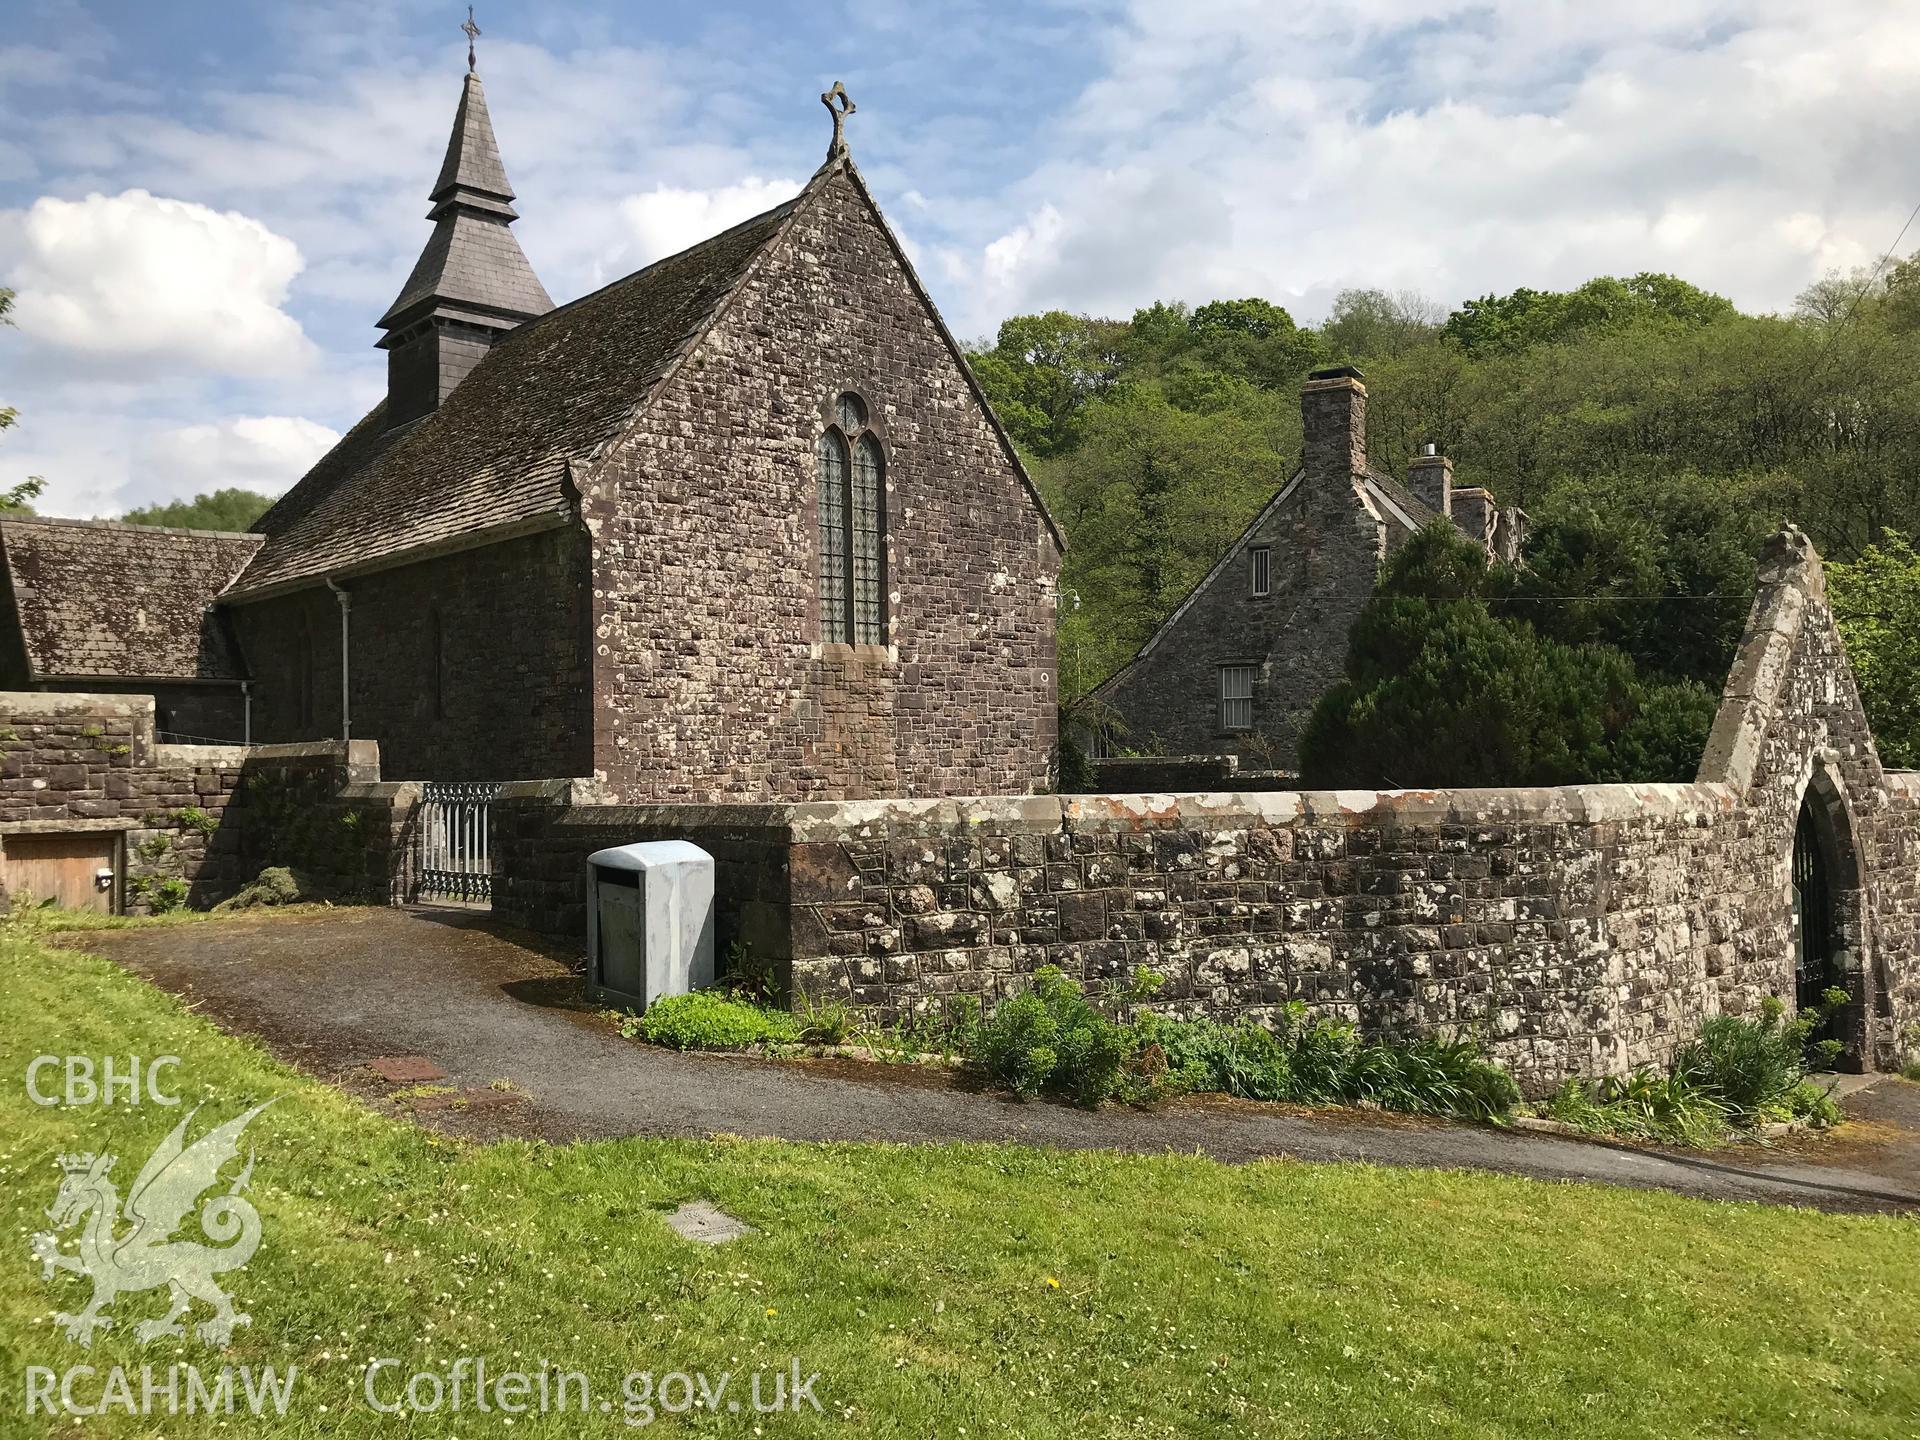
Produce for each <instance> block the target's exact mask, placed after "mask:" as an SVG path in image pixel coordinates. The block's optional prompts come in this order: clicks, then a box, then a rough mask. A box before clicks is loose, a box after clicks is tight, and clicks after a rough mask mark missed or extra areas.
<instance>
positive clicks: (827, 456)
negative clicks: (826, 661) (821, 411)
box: [819, 430, 853, 645]
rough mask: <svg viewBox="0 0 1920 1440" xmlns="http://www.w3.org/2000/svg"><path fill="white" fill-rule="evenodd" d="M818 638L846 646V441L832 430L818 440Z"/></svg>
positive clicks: (848, 633) (848, 625)
mask: <svg viewBox="0 0 1920 1440" xmlns="http://www.w3.org/2000/svg"><path fill="white" fill-rule="evenodd" d="M819 450H820V637H821V638H822V639H823V640H826V641H828V642H830V643H837V644H843V645H844V644H846V643H847V642H848V641H850V640H851V639H852V638H853V636H852V633H851V632H852V625H851V623H850V619H851V617H850V616H849V615H848V613H847V608H848V607H847V442H846V441H844V440H842V439H841V438H840V436H839V435H838V434H837V433H836V432H835V431H832V430H829V431H827V432H826V433H825V434H823V435H822V436H821V437H820V446H819Z"/></svg>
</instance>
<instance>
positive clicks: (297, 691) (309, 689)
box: [291, 619, 314, 740]
mask: <svg viewBox="0 0 1920 1440" xmlns="http://www.w3.org/2000/svg"><path fill="white" fill-rule="evenodd" d="M291 688H292V690H293V710H294V724H295V725H297V726H298V727H299V728H300V730H301V731H302V732H305V731H307V730H310V729H312V728H313V713H314V712H313V689H314V676H313V621H312V620H311V619H303V620H302V621H301V623H300V638H299V640H298V641H297V642H296V643H295V648H294V655H293V685H292V687H291ZM299 738H301V739H303V740H304V739H306V738H307V737H306V735H305V734H304V733H303V734H302V735H301V736H300V737H299Z"/></svg>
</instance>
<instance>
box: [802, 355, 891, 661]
mask: <svg viewBox="0 0 1920 1440" xmlns="http://www.w3.org/2000/svg"><path fill="white" fill-rule="evenodd" d="M816 449H817V454H818V461H819V465H818V469H819V480H820V498H819V515H820V638H821V639H823V640H825V641H827V642H828V643H829V644H843V645H844V644H854V645H884V644H885V643H886V640H887V624H886V614H887V611H886V549H885V535H886V453H885V451H884V450H883V449H882V448H881V445H880V437H879V436H878V435H876V434H874V433H873V432H872V431H871V430H869V429H868V428H867V407H866V402H864V401H863V400H861V398H860V397H859V396H858V395H855V394H854V393H852V392H851V391H848V392H847V393H845V394H843V395H841V396H840V398H839V399H838V400H837V401H835V402H834V407H833V423H832V424H830V425H829V426H828V427H827V428H826V429H825V430H824V431H822V432H821V435H820V442H819V445H818V446H817V447H816Z"/></svg>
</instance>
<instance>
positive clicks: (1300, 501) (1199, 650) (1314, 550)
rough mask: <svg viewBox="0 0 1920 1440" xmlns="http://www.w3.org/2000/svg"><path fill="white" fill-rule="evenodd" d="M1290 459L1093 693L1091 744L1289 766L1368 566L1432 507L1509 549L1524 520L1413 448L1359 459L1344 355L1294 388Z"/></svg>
mask: <svg viewBox="0 0 1920 1440" xmlns="http://www.w3.org/2000/svg"><path fill="white" fill-rule="evenodd" d="M1300 410H1301V420H1302V430H1303V434H1304V437H1305V438H1304V443H1303V444H1302V447H1301V456H1300V465H1299V468H1298V469H1296V470H1295V471H1294V473H1293V474H1292V475H1291V476H1289V477H1288V479H1287V482H1286V483H1285V484H1284V485H1282V486H1281V487H1280V489H1279V490H1278V491H1277V492H1276V493H1275V494H1274V497H1273V498H1272V499H1271V500H1269V501H1268V502H1267V504H1266V505H1265V506H1264V507H1263V508H1262V509H1261V511H1260V513H1259V514H1258V515H1256V516H1255V517H1254V519H1253V522H1252V523H1251V524H1250V525H1248V526H1247V528H1246V529H1245V530H1244V531H1242V532H1241V534H1240V535H1239V537H1238V538H1236V539H1235V540H1234V542H1233V543H1232V544H1231V545H1229V546H1228V547H1227V549H1226V553H1225V554H1223V555H1222V556H1221V557H1220V559H1219V561H1218V562H1217V563H1216V564H1215V565H1214V567H1213V568H1212V569H1211V570H1210V571H1208V572H1207V574H1206V575H1205V576H1204V577H1202V579H1201V580H1200V582H1199V583H1198V584H1197V585H1195V586H1194V587H1193V589H1192V590H1191V591H1189V592H1188V593H1187V595H1186V598H1184V599H1183V600H1182V601H1181V602H1180V603H1179V604H1178V605H1177V606H1175V607H1174V610H1173V613H1172V614H1170V615H1169V616H1168V617H1167V618H1166V620H1165V621H1164V622H1163V623H1162V624H1161V626H1160V628H1159V629H1158V630H1156V631H1154V633H1153V634H1152V635H1151V636H1150V637H1149V638H1148V640H1147V643H1146V644H1145V645H1143V646H1142V647H1141V648H1140V653H1139V654H1138V655H1136V656H1134V657H1133V659H1132V660H1130V661H1129V662H1128V663H1127V664H1126V665H1125V666H1123V667H1122V668H1121V669H1120V670H1118V671H1116V672H1115V673H1114V674H1113V675H1112V676H1110V677H1109V678H1108V679H1107V680H1106V681H1105V682H1104V683H1103V684H1101V685H1100V686H1099V687H1098V688H1097V689H1096V690H1095V691H1094V698H1095V700H1096V702H1097V704H1096V706H1095V716H1096V718H1095V722H1094V723H1095V725H1096V726H1097V727H1098V728H1099V731H1100V734H1099V737H1098V738H1099V741H1100V744H1101V747H1102V748H1103V749H1106V750H1108V751H1110V752H1111V751H1120V750H1124V751H1138V752H1144V753H1150V754H1155V755H1167V756H1186V755H1232V756H1236V757H1238V758H1239V759H1240V760H1241V761H1242V762H1244V763H1245V765H1246V768H1248V769H1262V770H1282V771H1291V770H1293V769H1295V768H1296V767H1297V764H1298V750H1299V742H1300V735H1301V733H1302V732H1303V731H1304V730H1305V729H1306V725H1307V720H1308V718H1309V717H1310V716H1311V715H1312V713H1313V706H1314V702H1315V701H1317V700H1318V699H1319V698H1320V697H1321V695H1323V694H1325V693H1326V692H1327V691H1328V690H1330V689H1331V688H1332V687H1333V686H1334V685H1335V684H1336V683H1338V681H1339V680H1340V677H1341V674H1342V670H1343V666H1344V665H1345V662H1346V656H1347V632H1348V631H1349V630H1351V629H1352V628H1353V622H1354V620H1355V619H1356V618H1357V617H1358V616H1359V614H1360V607H1361V606H1363V605H1365V604H1366V603H1367V598H1368V597H1369V596H1370V595H1371V594H1372V593H1373V584H1374V578H1375V576H1376V575H1377V573H1378V571H1379V568H1380V565H1381V562H1382V561H1384V560H1385V559H1386V558H1387V556H1388V555H1390V554H1391V553H1392V552H1393V551H1394V550H1396V549H1397V548H1399V546H1401V545H1402V544H1404V543H1405V542H1406V541H1407V540H1408V539H1410V538H1411V537H1412V536H1413V535H1415V534H1416V533H1418V532H1419V530H1420V529H1421V528H1422V527H1423V526H1426V525H1429V524H1432V523H1433V522H1434V521H1435V520H1436V519H1439V518H1440V517H1442V516H1444V517H1446V518H1447V519H1450V520H1451V521H1452V522H1453V523H1454V525H1456V526H1457V527H1458V528H1459V529H1460V530H1461V531H1462V532H1463V533H1464V534H1466V535H1467V536H1469V537H1470V538H1472V539H1475V540H1478V541H1480V542H1481V543H1482V544H1484V545H1485V546H1486V548H1487V554H1488V556H1489V558H1500V559H1504V560H1512V559H1514V558H1515V557H1516V556H1517V555H1518V554H1519V550H1520V545H1521V542H1522V540H1523V538H1524V533H1525V528H1526V516H1525V515H1524V514H1522V513H1521V512H1520V511H1519V510H1517V509H1512V508H1508V509H1504V510H1503V509H1500V508H1498V507H1497V506H1496V505H1495V504H1494V501H1493V497H1492V495H1490V494H1489V493H1488V492H1487V491H1485V490H1483V489H1480V488H1478V487H1474V486H1455V485H1454V483H1453V462H1452V461H1450V460H1448V459H1447V458H1446V457H1445V456H1444V455H1439V454H1436V453H1433V447H1432V446H1428V447H1427V448H1428V453H1427V454H1425V455H1421V456H1418V457H1416V458H1415V460H1414V461H1413V463H1412V465H1411V466H1410V467H1409V470H1408V474H1407V478H1406V480H1405V482H1404V483H1403V482H1401V481H1400V480H1397V479H1395V478H1394V477H1393V476H1391V475H1389V474H1387V473H1386V472H1385V471H1383V470H1381V469H1379V468H1378V467H1376V466H1374V465H1372V464H1370V463H1369V462H1368V459H1367V387H1366V383H1365V379H1364V377H1363V376H1362V375H1361V373H1360V372H1359V371H1358V370H1356V369H1355V368H1353V367H1352V366H1350V365H1343V366H1339V367H1336V368H1334V369H1330V370H1317V371H1315V372H1314V373H1313V374H1312V375H1310V376H1308V377H1307V383H1306V385H1305V387H1304V388H1303V389H1302V391H1301V395H1300Z"/></svg>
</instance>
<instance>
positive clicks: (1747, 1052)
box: [1673, 990, 1847, 1125]
mask: <svg viewBox="0 0 1920 1440" xmlns="http://www.w3.org/2000/svg"><path fill="white" fill-rule="evenodd" d="M1846 1003H1847V993H1846V991H1844V990H1829V991H1827V992H1826V994H1825V995H1824V996H1823V997H1822V999H1821V1003H1820V1005H1819V1006H1818V1007H1817V1008H1814V1009H1810V1010H1805V1011H1802V1012H1801V1013H1800V1014H1798V1015H1796V1016H1795V1017H1794V1018H1793V1019H1792V1020H1788V1021H1785V1022H1784V1023H1783V1022H1782V1018H1781V1017H1782V1016H1783V1015H1784V1013H1785V1010H1786V1007H1785V1006H1784V1005H1783V1004H1782V1003H1781V1002H1780V1000H1779V999H1778V998H1777V997H1775V996H1772V995H1769V996H1768V997H1767V998H1766V999H1765V1000H1764V1001H1762V1002H1761V1006H1760V1018H1759V1019H1758V1020H1748V1019H1746V1018H1745V1017H1743V1016H1738V1015H1716V1016H1715V1017H1714V1018H1713V1019H1711V1020H1709V1021H1707V1022H1706V1023H1705V1024H1704V1025H1702V1026H1701V1027H1700V1034H1699V1037H1698V1038H1697V1039H1695V1040H1694V1041H1692V1042H1691V1043H1690V1044H1689V1045H1688V1046H1687V1047H1686V1048H1685V1049H1684V1050H1682V1051H1681V1052H1680V1054H1679V1055H1678V1056H1677V1057H1676V1058H1675V1060H1674V1062H1673V1073H1674V1078H1675V1079H1677V1080H1679V1081H1681V1082H1682V1083H1684V1084H1686V1085H1687V1086H1688V1087H1690V1088H1691V1089H1694V1090H1697V1091H1699V1092H1701V1093H1703V1094H1705V1095H1708V1096H1711V1097H1712V1098H1713V1099H1715V1100H1717V1101H1719V1102H1720V1103H1721V1104H1722V1105H1724V1106H1725V1107H1726V1109H1727V1113H1728V1114H1729V1115H1730V1116H1731V1117H1732V1118H1733V1120H1734V1121H1735V1123H1737V1124H1741V1125H1755V1124H1759V1123H1761V1122H1762V1121H1766V1120H1779V1119H1787V1118H1791V1117H1793V1116H1794V1115H1796V1114H1797V1113H1798V1112H1797V1111H1796V1110H1795V1109H1794V1105H1793V1102H1794V1097H1795V1095H1796V1093H1797V1091H1798V1088H1799V1085H1800V1082H1801V1081H1802V1080H1803V1079H1804V1078H1805V1076H1806V1072H1807V1069H1808V1068H1809V1062H1810V1061H1811V1062H1812V1064H1813V1065H1814V1066H1816V1067H1818V1068H1825V1067H1826V1066H1827V1065H1830V1064H1832V1063H1833V1060H1834V1058H1835V1057H1836V1056H1838V1055H1839V1053H1840V1051H1841V1049H1842V1048H1843V1047H1842V1046H1841V1044H1840V1042H1839V1041H1837V1040H1824V1041H1821V1042H1820V1043H1819V1044H1817V1045H1814V1046H1812V1047H1809V1045H1808V1043H1807V1042H1808V1038H1809V1037H1810V1036H1811V1034H1812V1033H1813V1031H1814V1030H1815V1029H1816V1028H1818V1027H1819V1026H1820V1024H1821V1023H1822V1022H1823V1021H1825V1020H1826V1018H1827V1017H1828V1016H1829V1015H1831V1014H1832V1013H1833V1012H1834V1011H1835V1010H1837V1009H1839V1008H1840V1007H1841V1006H1843V1005H1845V1004H1846Z"/></svg>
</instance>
